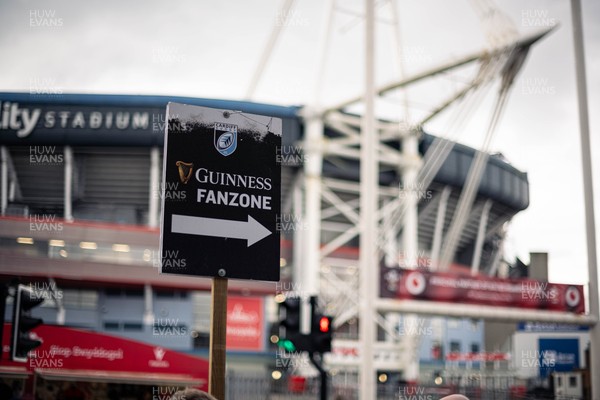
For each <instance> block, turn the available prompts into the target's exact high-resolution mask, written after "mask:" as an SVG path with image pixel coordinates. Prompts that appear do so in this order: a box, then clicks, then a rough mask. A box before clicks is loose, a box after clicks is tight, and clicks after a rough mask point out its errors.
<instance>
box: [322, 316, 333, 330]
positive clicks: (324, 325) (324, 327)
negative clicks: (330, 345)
mask: <svg viewBox="0 0 600 400" xmlns="http://www.w3.org/2000/svg"><path fill="white" fill-rule="evenodd" d="M330 325H331V319H330V318H329V317H327V316H322V317H321V318H320V319H319V330H320V331H321V332H323V333H328V332H329V328H330Z"/></svg>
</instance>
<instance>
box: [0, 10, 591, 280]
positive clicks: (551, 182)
mask: <svg viewBox="0 0 600 400" xmlns="http://www.w3.org/2000/svg"><path fill="white" fill-rule="evenodd" d="M296 3H297V4H296V6H295V8H294V9H293V12H292V13H289V14H286V15H282V14H281V13H279V12H278V9H279V6H280V4H281V2H280V1H276V0H251V1H250V0H247V1H233V0H230V1H207V0H190V1H164V0H160V1H159V0H136V1H122V0H120V1H116V0H102V1H62V0H43V1H24V0H23V1H19V0H11V1H7V0H0V54H2V62H1V63H0V91H19V92H29V91H32V90H33V91H36V90H37V91H40V90H42V91H44V90H49V91H55V92H64V93H123V94H159V95H185V96H192V97H209V98H224V99H243V98H244V96H245V93H246V89H247V87H248V85H249V83H250V80H251V76H252V73H253V71H254V68H255V66H256V65H257V63H258V59H259V56H260V53H261V51H262V49H263V47H264V45H265V42H266V40H267V37H268V35H269V32H270V31H271V29H272V27H273V25H274V24H280V25H282V27H283V33H282V35H281V37H280V41H279V42H278V44H277V46H276V48H275V51H274V52H273V55H272V58H271V60H270V62H269V64H268V66H267V68H266V70H265V71H264V75H263V79H262V80H261V82H260V84H259V85H258V87H257V90H256V92H255V95H254V97H253V99H254V100H257V101H264V102H270V103H275V104H307V103H308V102H310V101H311V100H312V98H313V90H312V88H313V86H314V82H315V79H314V76H315V72H316V64H317V62H316V60H317V53H318V52H317V48H318V44H317V43H318V39H319V36H320V32H321V26H322V23H323V20H324V15H325V7H324V5H325V1H322V0H297V1H296ZM338 3H342V4H341V5H340V6H338V11H337V12H336V13H335V18H336V19H335V24H334V28H335V29H334V35H333V45H332V47H331V51H330V53H329V56H328V62H327V67H326V70H325V84H324V86H323V90H322V92H323V93H322V98H321V99H322V103H323V104H332V103H335V101H337V100H343V99H344V98H346V97H347V96H350V95H353V94H357V93H359V92H360V90H361V87H362V71H363V70H362V61H361V60H362V53H363V48H362V39H361V35H362V30H363V27H364V25H363V24H362V20H361V18H360V16H358V17H357V16H354V14H355V13H360V12H361V2H360V1H358V0H351V1H341V0H340V1H338ZM379 4H380V7H379V11H378V13H379V16H380V18H379V25H378V26H379V28H378V45H377V49H376V51H377V54H378V56H377V73H378V74H377V75H378V76H377V80H378V82H380V83H385V82H388V81H390V80H391V79H394V77H396V76H397V75H396V74H397V70H396V67H397V62H396V61H397V60H396V58H395V57H393V51H392V44H393V41H392V30H391V27H390V24H389V21H390V18H389V13H388V9H387V6H386V2H385V1H380V2H379ZM497 4H498V6H499V8H500V9H502V10H503V11H504V12H505V13H506V14H507V15H508V16H509V17H510V19H511V20H512V21H513V23H514V26H515V27H516V28H517V29H518V31H519V32H520V33H527V32H531V31H532V30H536V29H537V30H539V29H542V28H545V27H548V26H550V25H553V24H555V23H558V24H559V27H558V29H556V30H555V31H554V32H552V33H551V34H550V35H548V36H547V37H546V38H544V39H543V40H542V41H540V42H539V43H538V44H536V45H535V46H534V47H533V48H532V51H531V52H530V54H529V57H528V60H527V62H526V64H525V65H524V67H523V70H522V71H521V74H520V75H519V77H518V80H517V81H516V82H515V85H514V88H513V90H512V93H511V97H510V100H509V103H508V106H507V109H506V112H505V115H504V117H503V119H502V121H501V123H500V127H499V129H498V133H497V137H496V139H495V141H494V142H493V145H492V147H493V151H497V152H501V153H503V154H504V155H505V157H506V158H507V159H508V160H509V161H510V162H511V163H512V164H513V165H515V166H516V167H517V168H519V169H520V170H522V171H526V172H527V173H528V174H529V182H530V189H531V192H530V197H531V205H530V207H529V209H528V210H526V211H524V212H522V213H520V214H519V215H518V216H517V217H516V218H515V219H514V220H513V222H512V225H511V229H510V234H509V238H508V243H507V250H508V251H509V253H511V254H519V255H520V256H521V257H523V258H526V256H527V254H528V252H529V251H547V252H549V253H550V279H551V280H553V281H557V282H558V281H562V282H572V283H586V282H587V264H586V247H585V229H584V214H583V195H582V190H583V189H582V179H581V160H580V156H579V154H580V149H579V136H578V135H579V133H578V118H577V103H576V91H575V74H574V55H573V46H572V35H571V15H570V2H569V1H567V0H498V1H497ZM398 9H399V12H400V22H401V37H402V43H403V46H404V48H405V53H404V58H403V60H404V67H405V70H406V72H407V73H410V72H416V71H419V70H420V69H422V68H425V67H427V66H429V65H435V64H436V63H439V62H442V61H444V60H448V59H452V58H456V57H458V56H460V55H461V54H466V53H468V52H470V51H475V50H478V49H483V48H485V47H486V46H488V42H487V41H486V36H485V34H484V29H483V27H482V24H481V22H480V20H479V19H478V17H477V14H476V12H475V11H474V8H473V7H472V3H471V1H468V0H450V1H449V0H424V1H415V0H401V1H400V2H399V7H398ZM583 12H584V31H585V46H586V58H587V59H586V64H587V72H588V90H589V101H590V103H589V109H590V118H591V131H592V152H593V157H596V158H595V159H594V161H595V166H594V168H595V170H594V174H595V176H594V180H595V188H596V212H597V214H598V213H600V193H599V189H598V188H599V187H600V166H599V164H600V161H598V159H597V157H598V156H599V155H600V148H599V147H598V146H599V143H600V137H599V135H600V132H599V124H600V121H599V117H600V113H598V112H597V110H599V109H600V74H598V72H597V71H600V47H599V46H598V44H599V43H600V2H598V1H594V0H584V1H583ZM467 72H468V69H467ZM460 79H462V77H461V75H460V74H458V75H456V76H448V77H444V78H442V79H437V80H434V81H432V82H431V83H430V84H428V85H422V86H421V87H419V88H417V89H412V90H411V91H410V92H409V99H408V100H409V103H410V105H411V116H412V117H414V116H415V115H419V113H420V112H421V113H422V112H423V110H424V109H426V108H430V107H431V106H433V105H435V103H436V100H437V101H439V99H441V98H442V97H443V95H444V94H448V93H450V90H452V89H453V88H455V87H456V86H457V85H459V84H460V83H458V82H459V81H460ZM494 94H495V93H494V92H491V93H490V95H489V96H488V97H487V98H486V99H485V100H484V101H482V104H481V107H480V108H479V109H478V111H477V113H476V115H475V117H474V118H473V122H472V123H471V124H469V125H468V126H467V127H466V128H465V130H464V134H462V135H461V136H460V139H459V140H460V141H461V142H464V143H466V144H468V145H471V146H474V147H479V146H480V144H481V143H482V141H483V134H484V127H485V122H486V121H487V117H488V113H489V112H490V111H491V109H492V101H493V98H494V97H493V95H494ZM392 104H393V103H392ZM398 104H399V103H398ZM385 106H386V105H383V107H385ZM387 106H388V107H389V103H388V104H387ZM443 122H444V120H443V118H442V119H440V120H439V121H437V122H435V121H434V122H433V123H431V124H429V125H427V126H426V128H427V129H428V130H429V131H430V132H431V133H434V134H443V128H444V123H443ZM598 231H599V232H600V230H598ZM599 237H600V235H599Z"/></svg>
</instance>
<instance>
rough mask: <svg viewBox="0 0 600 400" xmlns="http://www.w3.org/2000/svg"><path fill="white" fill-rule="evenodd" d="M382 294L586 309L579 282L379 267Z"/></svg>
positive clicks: (519, 306) (583, 310)
mask: <svg viewBox="0 0 600 400" xmlns="http://www.w3.org/2000/svg"><path fill="white" fill-rule="evenodd" d="M380 293H381V297H387V298H396V299H411V300H430V301H443V302H452V303H466V304H478V305H490V306H500V307H518V308H528V309H538V310H550V311H568V312H573V313H579V314H581V313H584V312H585V301H584V298H583V286H582V285H565V284H558V283H548V282H541V281H536V280H533V279H500V278H493V277H487V276H481V275H478V276H472V275H468V274H455V273H444V272H431V271H428V270H424V269H417V270H408V269H402V268H393V267H392V268H390V267H385V266H382V267H381V292H380Z"/></svg>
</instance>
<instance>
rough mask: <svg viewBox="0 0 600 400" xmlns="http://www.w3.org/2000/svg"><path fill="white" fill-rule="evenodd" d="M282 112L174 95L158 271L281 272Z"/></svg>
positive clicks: (272, 276)
mask: <svg viewBox="0 0 600 400" xmlns="http://www.w3.org/2000/svg"><path fill="white" fill-rule="evenodd" d="M281 126H282V123H281V120H280V119H278V118H272V117H267V116H262V115H255V114H245V113H242V112H239V111H230V110H218V109H214V108H207V107H197V106H189V105H183V104H177V103H169V104H168V106H167V124H166V133H165V151H164V159H163V163H164V164H163V180H162V187H161V190H162V203H163V207H162V218H161V251H160V255H161V272H163V273H173V274H183V275H198V276H211V277H224V278H236V279H257V280H266V281H278V280H279V257H280V255H279V232H278V231H277V229H276V226H277V215H279V214H280V210H281V199H280V189H281V169H280V165H279V164H278V163H277V149H278V148H280V146H281Z"/></svg>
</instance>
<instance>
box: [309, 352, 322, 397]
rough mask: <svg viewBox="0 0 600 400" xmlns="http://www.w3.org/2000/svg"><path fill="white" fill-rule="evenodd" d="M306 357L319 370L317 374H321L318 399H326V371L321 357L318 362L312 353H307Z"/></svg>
mask: <svg viewBox="0 0 600 400" xmlns="http://www.w3.org/2000/svg"><path fill="white" fill-rule="evenodd" d="M308 358H309V359H310V361H311V362H312V364H313V365H314V366H315V368H316V369H317V371H319V375H320V376H321V389H320V395H319V399H320V400H327V371H325V368H323V365H322V360H323V357H322V356H321V362H320V363H319V362H317V360H316V359H315V355H314V354H313V353H308Z"/></svg>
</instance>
